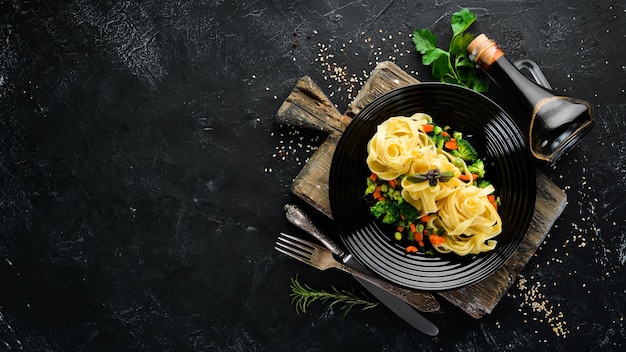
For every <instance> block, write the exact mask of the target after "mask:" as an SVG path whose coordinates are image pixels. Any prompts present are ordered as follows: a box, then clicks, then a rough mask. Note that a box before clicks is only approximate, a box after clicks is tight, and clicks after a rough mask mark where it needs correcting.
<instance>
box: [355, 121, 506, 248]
mask: <svg viewBox="0 0 626 352" xmlns="http://www.w3.org/2000/svg"><path fill="white" fill-rule="evenodd" d="M432 127H433V123H432V118H431V117H430V116H429V115H427V114H423V113H419V114H415V115H412V116H410V117H404V116H397V117H392V118H390V119H388V120H386V121H385V122H383V123H382V124H380V125H379V126H378V128H377V131H376V133H375V134H374V136H373V137H372V138H371V139H370V141H369V143H368V145H367V149H368V157H367V160H366V162H367V165H368V167H369V169H370V171H371V172H372V173H373V174H374V175H376V177H378V178H380V179H381V180H383V181H385V182H391V183H390V185H392V186H393V187H395V185H396V183H398V184H399V186H398V191H399V194H400V195H401V199H400V198H399V197H397V196H396V202H399V203H403V202H407V203H409V204H410V205H412V206H413V207H414V208H415V210H417V214H418V215H417V217H418V219H409V220H410V221H407V219H405V216H404V214H400V216H399V219H398V220H397V221H395V223H394V224H395V225H397V226H398V228H401V227H405V226H411V228H413V227H416V226H415V223H418V224H419V225H420V226H421V227H423V228H424V229H423V231H418V230H417V229H416V230H415V231H412V232H410V236H411V237H413V238H412V240H413V241H414V242H416V243H420V246H422V244H423V242H424V237H425V236H435V237H432V238H431V239H430V243H431V244H432V247H433V248H434V249H435V250H437V251H439V252H441V253H450V252H453V253H456V254H458V255H468V254H478V253H481V252H485V251H490V250H492V249H494V248H495V246H496V243H497V241H496V240H495V239H494V237H496V236H497V235H498V234H500V233H501V231H502V221H501V219H500V216H499V215H498V212H497V209H496V207H497V205H496V204H495V203H494V201H493V198H490V197H493V193H494V191H495V189H494V187H493V185H491V184H488V185H483V186H482V187H479V186H478V185H477V182H474V181H473V180H474V178H475V177H476V178H477V177H478V176H477V175H474V174H472V172H470V168H472V167H473V166H474V165H471V166H470V167H468V163H469V161H467V160H472V162H474V159H469V158H466V160H464V158H462V157H460V156H459V153H458V152H457V151H455V150H452V151H451V150H447V149H446V148H443V147H442V143H443V141H444V140H443V139H442V138H443V137H440V138H439V141H440V142H439V143H436V142H435V141H434V140H433V138H431V136H432V135H433V134H432V133H431V134H430V135H429V133H427V132H425V131H426V130H432ZM444 133H445V132H444ZM459 136H460V134H459ZM458 139H459V141H460V139H461V138H460V137H459V138H458ZM445 141H446V146H448V142H450V141H452V142H454V143H456V142H457V141H456V140H454V138H451V137H446V138H445ZM450 145H451V147H450V148H454V147H455V146H456V144H450ZM466 161H467V163H466ZM479 161H480V160H479ZM480 165H482V161H480ZM481 177H482V176H481ZM397 181H399V182H397ZM386 188H389V187H386ZM374 192H375V191H374ZM394 194H396V193H393V192H391V190H390V191H388V196H389V195H391V196H392V197H393V195H394ZM384 198H385V197H384V196H380V197H379V198H376V195H375V199H378V200H385V199H384ZM401 207H402V206H400V208H401ZM379 208H380V207H379ZM400 208H398V209H400ZM404 209H405V211H404V212H407V213H408V212H410V211H406V209H407V208H406V207H405V208H404ZM398 211H400V210H398ZM378 212H380V211H379V210H378ZM387 216H391V215H387ZM391 217H393V216H391ZM400 218H402V219H401V220H400ZM424 220H426V221H424ZM391 222H392V221H391V220H388V221H387V223H391ZM420 222H421V223H420ZM421 227H420V228H421ZM407 248H408V247H407Z"/></svg>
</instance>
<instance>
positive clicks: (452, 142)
mask: <svg viewBox="0 0 626 352" xmlns="http://www.w3.org/2000/svg"><path fill="white" fill-rule="evenodd" d="M443 146H444V147H445V148H446V149H448V150H455V149H457V148H458V145H457V144H456V140H454V139H451V140H449V141H447V142H446V143H445V144H444V145H443Z"/></svg>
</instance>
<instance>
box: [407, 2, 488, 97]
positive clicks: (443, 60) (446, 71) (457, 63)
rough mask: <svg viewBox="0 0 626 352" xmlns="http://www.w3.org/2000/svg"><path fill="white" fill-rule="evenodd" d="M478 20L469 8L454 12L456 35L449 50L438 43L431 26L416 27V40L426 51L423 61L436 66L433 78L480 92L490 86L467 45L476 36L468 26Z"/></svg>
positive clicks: (453, 28)
mask: <svg viewBox="0 0 626 352" xmlns="http://www.w3.org/2000/svg"><path fill="white" fill-rule="evenodd" d="M474 21H476V16H475V15H474V14H473V13H472V12H471V11H470V10H469V9H462V10H460V11H458V12H455V13H454V14H453V15H452V21H451V26H452V39H451V40H450V45H449V48H448V50H447V51H446V50H444V49H441V48H439V47H437V37H436V36H435V35H434V34H433V33H432V32H431V31H430V30H429V29H427V28H422V29H415V30H414V31H413V39H412V40H413V44H415V49H416V50H417V51H419V52H420V54H422V63H423V64H424V65H427V66H428V65H430V66H432V75H433V78H435V79H437V80H439V81H441V82H446V83H454V84H458V85H461V86H464V87H467V88H470V89H473V90H475V91H477V92H486V91H487V90H488V89H489V79H488V78H487V77H485V76H479V75H478V74H477V72H476V64H475V63H474V62H472V60H470V58H469V54H468V53H467V50H466V48H467V45H468V44H469V43H470V42H471V41H472V40H474V35H473V34H472V33H469V32H466V30H467V29H468V28H469V27H470V26H471V25H472V23H474Z"/></svg>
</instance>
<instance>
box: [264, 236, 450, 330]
mask: <svg viewBox="0 0 626 352" xmlns="http://www.w3.org/2000/svg"><path fill="white" fill-rule="evenodd" d="M274 248H275V249H276V250H277V251H279V252H281V253H283V254H285V255H287V256H290V257H292V258H294V259H297V260H299V261H301V262H303V263H306V264H308V265H311V266H313V267H315V268H317V269H320V270H327V269H329V268H337V269H340V270H343V271H345V272H348V273H350V274H352V275H353V276H355V277H357V278H360V279H362V280H365V281H367V282H368V283H370V284H373V285H374V286H376V287H380V288H382V289H383V290H384V291H383V292H384V293H390V294H393V295H394V296H396V297H398V298H399V299H401V300H402V301H404V302H407V303H408V304H409V305H411V306H413V304H417V305H422V302H421V301H419V302H412V297H413V296H407V295H406V294H405V293H406V292H405V291H406V290H405V289H401V288H398V287H396V286H395V285H391V284H389V283H388V282H386V281H384V280H381V279H379V278H377V277H374V276H371V275H369V274H366V273H363V272H361V271H358V270H355V269H353V268H351V267H349V266H347V265H345V264H343V263H340V262H338V261H337V260H336V259H335V257H334V256H333V253H332V252H331V251H330V250H328V249H326V248H324V247H321V246H318V245H316V244H314V243H311V242H308V241H305V240H303V239H300V238H297V237H294V236H290V235H288V234H285V233H281V234H280V236H278V240H277V241H276V246H275V247H274ZM398 289H399V290H398ZM372 293H373V292H372ZM402 301H398V302H396V303H395V304H391V305H390V304H385V305H386V306H387V307H388V308H390V309H391V310H392V311H394V312H395V313H396V314H398V316H400V317H401V318H403V319H404V320H405V321H407V322H408V323H409V324H411V325H412V326H414V327H416V328H417V329H418V330H420V331H422V332H424V333H425V334H428V335H430V336H435V335H437V334H438V333H439V329H438V328H437V327H436V326H435V325H434V324H433V323H431V322H430V321H428V320H427V319H426V318H424V317H423V316H422V315H421V314H419V313H418V312H417V311H415V310H414V309H411V308H410V307H409V306H408V305H406V307H403V306H402V305H400V304H398V303H404V302H402ZM383 303H384V302H383ZM407 309H410V312H413V313H414V314H409V313H408V312H409V311H407Z"/></svg>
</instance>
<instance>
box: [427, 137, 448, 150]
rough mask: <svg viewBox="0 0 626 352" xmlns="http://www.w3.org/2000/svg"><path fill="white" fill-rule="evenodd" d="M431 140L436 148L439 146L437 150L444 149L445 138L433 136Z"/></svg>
mask: <svg viewBox="0 0 626 352" xmlns="http://www.w3.org/2000/svg"><path fill="white" fill-rule="evenodd" d="M430 139H432V141H433V142H434V143H435V146H437V149H441V148H443V145H444V143H445V142H446V140H445V137H444V136H442V135H440V134H435V135H432V136H430Z"/></svg>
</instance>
